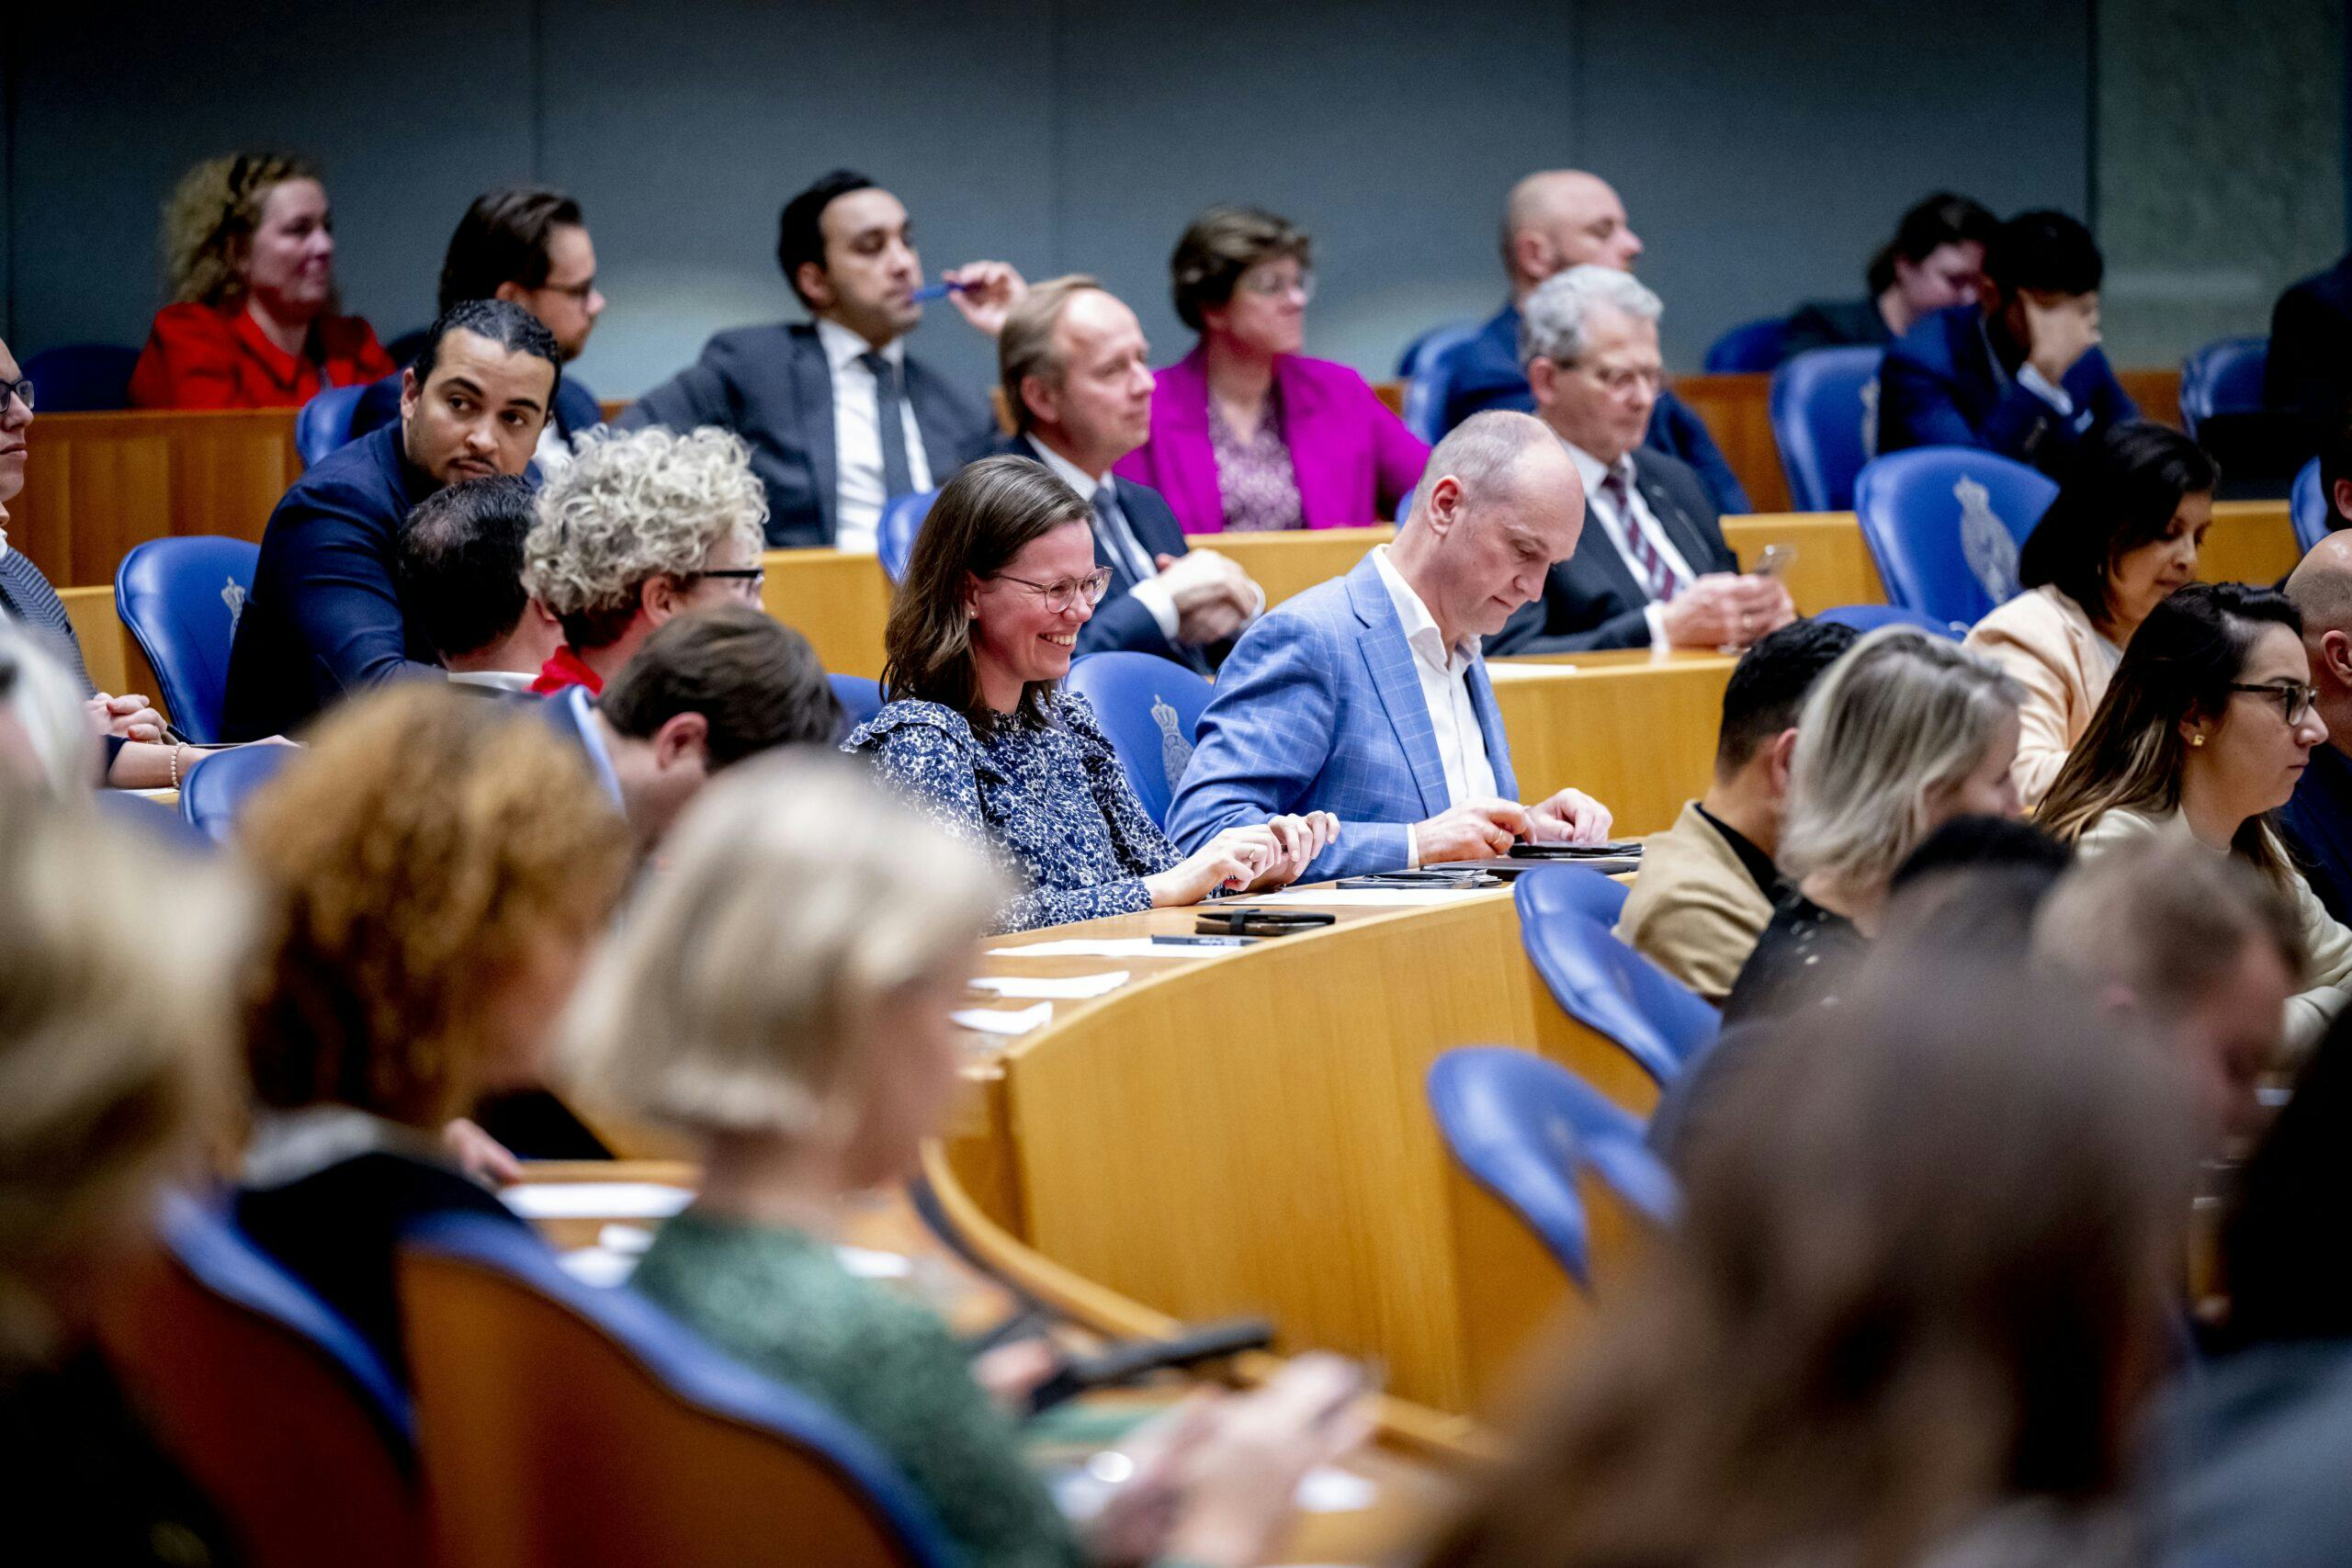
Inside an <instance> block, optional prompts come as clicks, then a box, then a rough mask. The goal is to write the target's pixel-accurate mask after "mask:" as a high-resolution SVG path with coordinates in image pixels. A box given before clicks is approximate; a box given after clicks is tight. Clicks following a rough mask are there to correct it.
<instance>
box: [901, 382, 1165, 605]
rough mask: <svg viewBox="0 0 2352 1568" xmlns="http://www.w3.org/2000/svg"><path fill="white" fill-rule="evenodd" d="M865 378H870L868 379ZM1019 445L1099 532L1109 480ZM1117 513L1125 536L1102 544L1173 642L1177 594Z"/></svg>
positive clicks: (1034, 442)
mask: <svg viewBox="0 0 2352 1568" xmlns="http://www.w3.org/2000/svg"><path fill="white" fill-rule="evenodd" d="M868 379H869V380H870V379H871V378H868ZM1022 444H1023V446H1027V447H1028V448H1029V450H1030V451H1031V452H1033V453H1035V455H1036V458H1037V460H1038V461H1039V462H1041V463H1043V464H1045V465H1046V467H1047V468H1051V469H1052V470H1053V471H1054V477H1055V478H1057V479H1060V480H1061V481H1062V483H1064V484H1066V485H1068V486H1069V488H1070V489H1072V490H1074V491H1078V499H1079V500H1080V501H1082V502H1086V506H1087V510H1088V511H1089V512H1090V513H1092V517H1091V522H1090V524H1089V525H1090V526H1091V527H1092V528H1094V529H1095V530H1096V532H1097V534H1098V535H1099V534H1100V533H1101V531H1102V528H1103V518H1102V513H1097V512H1094V492H1095V491H1098V490H1100V489H1102V488H1103V485H1104V484H1105V483H1107V482H1108V480H1107V479H1097V478H1096V477H1095V476H1094V475H1092V474H1090V473H1088V472H1087V471H1086V470H1085V469H1083V468H1080V467H1079V466H1078V465H1077V464H1076V463H1073V462H1071V461H1070V460H1069V458H1068V457H1063V456H1062V455H1061V454H1060V453H1058V452H1057V451H1055V450H1054V449H1053V448H1052V447H1050V446H1046V444H1045V443H1044V442H1042V441H1040V440H1038V439H1037V438H1036V437H1035V435H1025V436H1023V437H1022ZM1118 494H1119V492H1118V491H1112V492H1111V498H1112V500H1113V501H1114V502H1115V501H1116V500H1117V499H1118ZM1119 515H1120V517H1121V518H1122V519H1125V521H1126V525H1127V536H1126V537H1125V538H1124V539H1109V540H1105V541H1104V547H1105V548H1107V549H1108V550H1109V551H1110V552H1111V553H1112V554H1113V555H1114V556H1124V557H1125V558H1126V560H1127V565H1128V570H1129V572H1130V574H1131V575H1133V574H1136V573H1138V572H1139V573H1140V575H1136V585H1135V587H1134V588H1132V589H1130V590H1129V591H1128V596H1129V597H1131V598H1132V599H1134V600H1135V602H1136V604H1141V605H1142V606H1143V607H1144V608H1145V609H1147V610H1148V611H1150V612H1151V618H1152V620H1153V621H1154V622H1155V623H1157V624H1158V625H1159V635H1160V636H1161V637H1166V638H1167V639H1168V640H1169V641H1170V642H1174V641H1175V640H1176V627H1177V625H1178V622H1179V619H1180V617H1179V616H1178V615H1177V614H1176V595H1174V594H1173V593H1170V592H1168V585H1167V584H1166V583H1164V582H1162V581H1159V565H1158V564H1157V563H1156V562H1154V561H1153V559H1152V558H1151V552H1150V551H1149V550H1148V549H1146V548H1144V544H1143V540H1142V539H1141V538H1140V537H1139V536H1137V535H1136V532H1135V522H1134V519H1132V518H1128V517H1127V512H1126V508H1125V507H1124V506H1123V507H1120V508H1119Z"/></svg>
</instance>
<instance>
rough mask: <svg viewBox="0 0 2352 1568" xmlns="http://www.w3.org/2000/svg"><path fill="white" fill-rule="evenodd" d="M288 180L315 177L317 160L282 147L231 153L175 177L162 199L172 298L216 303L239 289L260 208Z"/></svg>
mask: <svg viewBox="0 0 2352 1568" xmlns="http://www.w3.org/2000/svg"><path fill="white" fill-rule="evenodd" d="M288 180H314V181H318V180H320V175H319V170H318V166H317V165H316V164H312V163H311V162H310V161H309V160H308V159H306V158H297V157H293V156H291V155H289V154H287V153H282V152H236V153H231V154H228V155H226V156H223V157H219V158H207V159H206V160H205V161H204V162H202V163H201V164H197V165H196V166H195V167H194V168H192V169H190V170H188V172H187V174H185V175H181V176H180V182H179V184H178V185H176V186H173V187H172V194H171V196H170V197H169V198H167V199H166V200H165V201H164V283H165V287H166V288H167V290H168V291H169V293H170V294H171V297H172V302H173V303H175V304H180V305H186V304H198V305H220V304H223V303H226V302H227V301H228V300H230V299H235V298H236V297H237V296H238V295H240V294H242V293H243V292H244V272H243V263H244V257H245V254H246V251H247V249H248V248H249V247H250V246H251V245H252V243H253V237H254V231H255V230H257V229H259V228H260V227H261V215H262V209H263V208H264V207H265V206H266V205H267V204H268V201H269V193H270V192H271V191H273V190H275V189H277V187H278V186H281V185H284V184H285V183H286V182H287V181H288ZM320 183H324V182H323V181H321V182H320Z"/></svg>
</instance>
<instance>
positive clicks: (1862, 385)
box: [1771, 347, 1885, 512]
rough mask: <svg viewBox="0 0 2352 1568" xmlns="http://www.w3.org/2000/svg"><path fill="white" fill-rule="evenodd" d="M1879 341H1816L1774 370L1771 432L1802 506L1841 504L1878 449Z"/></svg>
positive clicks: (1832, 508)
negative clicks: (1856, 344) (1830, 344)
mask: <svg viewBox="0 0 2352 1568" xmlns="http://www.w3.org/2000/svg"><path fill="white" fill-rule="evenodd" d="M1884 357H1885V355H1883V353H1882V352H1881V351H1880V350H1878V349H1875V348H1869V347H1861V348H1813V349H1807V350H1806V351H1805V352H1804V353H1803V354H1800V355H1797V356H1796V357H1795V358H1793V359H1792V360H1790V361H1789V362H1788V363H1787V364H1785V365H1783V366H1781V367H1780V368H1779V369H1778V370H1775V371H1774V372H1772V393H1771V412H1772V438H1773V439H1774V440H1775V441H1776V442H1778V443H1779V445H1780V448H1781V469H1782V470H1783V471H1784V472H1786V473H1787V475H1788V476H1789V498H1790V504H1791V505H1792V507H1794V508H1795V509H1796V510H1797V511H1799V512H1844V511H1847V510H1848V509H1849V508H1850V507H1852V505H1853V504H1854V476H1855V475H1857V474H1859V473H1860V472H1861V471H1862V465H1863V464H1865V463H1867V462H1869V461H1870V460H1871V455H1872V454H1873V453H1875V452H1876V451H1877V450H1878V367H1879V364H1880V362H1881V360H1883V358H1884Z"/></svg>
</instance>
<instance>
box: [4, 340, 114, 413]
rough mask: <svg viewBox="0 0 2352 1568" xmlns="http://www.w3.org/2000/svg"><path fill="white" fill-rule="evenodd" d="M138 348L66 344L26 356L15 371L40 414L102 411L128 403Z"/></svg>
mask: <svg viewBox="0 0 2352 1568" xmlns="http://www.w3.org/2000/svg"><path fill="white" fill-rule="evenodd" d="M138 367H139V351H138V350H137V349H135V348H124V347H122V346H120V345H119V344H111V343H69V344H62V345H61V346H59V347H56V348H44V349H42V350H41V351H40V353H39V354H35V355H28V357H27V358H26V359H25V362H24V363H23V365H21V366H20V367H18V373H19V374H20V375H22V376H23V377H24V378H25V379H26V380H28V381H30V382H31V383H32V384H33V396H34V397H35V398H36V399H38V400H40V412H43V413H104V412H107V411H108V410H111V409H127V408H129V407H130V373H131V371H133V370H135V369H137V368H138Z"/></svg>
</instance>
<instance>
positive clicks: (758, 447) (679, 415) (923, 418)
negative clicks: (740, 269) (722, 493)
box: [613, 321, 999, 549]
mask: <svg viewBox="0 0 2352 1568" xmlns="http://www.w3.org/2000/svg"><path fill="white" fill-rule="evenodd" d="M906 373H907V399H908V400H909V401H910V402H911V403H912V404H913V405H914V411H915V427H916V428H917V429H919V430H921V431H922V449H923V457H924V458H925V459H926V460H927V461H928V462H929V464H930V466H931V472H932V475H933V479H934V480H936V481H937V482H940V483H944V482H945V481H946V478H947V476H948V475H950V474H952V473H954V472H955V471H956V469H958V468H962V467H963V466H964V465H965V464H967V463H968V462H970V461H971V460H972V459H973V458H975V457H985V456H987V455H988V453H989V449H990V448H991V447H993V446H995V444H996V442H997V440H998V439H999V436H998V432H997V427H996V421H995V420H994V419H993V418H991V417H990V416H989V412H988V411H987V410H986V409H985V408H982V407H981V406H980V405H978V404H977V403H975V402H973V401H972V400H970V399H968V398H967V397H965V396H964V394H963V393H961V392H958V391H957V390H956V389H955V388H953V387H951V386H949V385H948V384H947V382H946V381H945V380H944V379H942V378H940V377H939V376H938V375H937V374H935V373H934V372H933V371H932V370H930V369H929V368H927V367H925V366H924V365H923V364H922V361H921V360H918V359H917V358H915V357H914V355H908V356H907V360H906ZM613 423H614V424H616V426H618V427H619V428H621V429H623V430H637V429H641V428H642V427H644V426H646V425H649V424H661V425H667V426H668V427H669V428H671V429H672V430H680V431H684V430H692V429H694V428H695V427H696V426H697V425H704V424H716V425H718V426H721V427H722V428H724V429H728V430H731V431H733V432H734V433H735V434H738V435H740V436H741V437H742V438H743V440H744V441H745V442H746V443H747V444H748V445H749V446H751V448H752V468H753V469H754V470H755V471H756V472H757V473H758V474H759V476H760V482H761V483H762V484H764V485H765V486H767V491H768V544H769V545H770V546H771V547H775V548H778V549H786V548H791V547H808V546H812V545H830V544H831V543H832V542H833V539H834V537H835V535H836V533H837V531H838V530H839V528H840V525H841V512H840V475H839V463H838V459H837V458H836V457H835V454H834V446H833V372H832V367H831V366H830V365H828V364H827V363H826V362H825V350H824V345H823V344H820V343H819V342H818V341H817V329H816V328H815V327H814V326H813V325H811V324H809V322H806V321H798V322H793V323H790V324H785V323H778V324H776V325H775V326H765V327H735V328H732V329H730V330H729V331H727V332H723V333H719V334H718V336H716V337H714V338H712V339H711V340H710V341H709V342H708V343H707V344H704V345H703V350H702V357H701V358H700V359H697V360H696V361H695V362H694V363H693V364H692V365H689V366H687V367H685V368H684V370H681V371H679V372H678V373H677V375H675V376H673V377H672V378H670V379H669V380H667V381H664V382H663V383H662V385H660V386H658V387H656V388H654V389H652V390H651V391H650V392H648V393H646V394H645V396H643V397H641V398H639V400H637V401H636V402H634V403H632V404H630V405H629V407H628V410H627V411H626V412H623V413H622V414H621V416H620V417H619V418H618V419H616V420H615V421H614V422H613Z"/></svg>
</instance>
